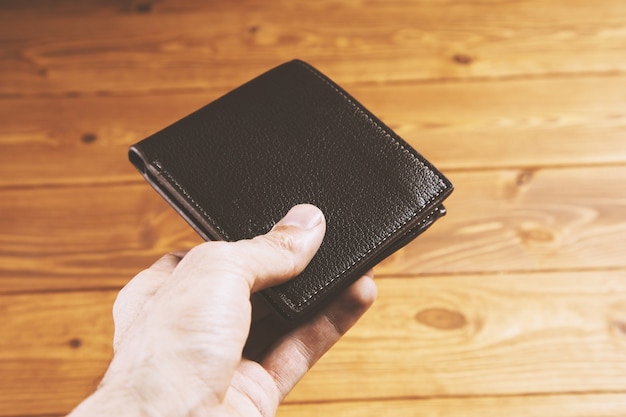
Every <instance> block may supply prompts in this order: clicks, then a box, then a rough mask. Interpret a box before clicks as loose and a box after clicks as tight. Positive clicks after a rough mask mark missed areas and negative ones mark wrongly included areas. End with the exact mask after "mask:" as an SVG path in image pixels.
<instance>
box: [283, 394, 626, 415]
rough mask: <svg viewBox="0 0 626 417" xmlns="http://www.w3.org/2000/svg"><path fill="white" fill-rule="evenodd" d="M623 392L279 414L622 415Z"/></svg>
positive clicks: (375, 404)
mask: <svg viewBox="0 0 626 417" xmlns="http://www.w3.org/2000/svg"><path fill="white" fill-rule="evenodd" d="M624 409H626V397H625V396H624V395H623V394H594V395H554V396H553V395H539V396H521V397H462V398H431V399H408V400H389V401H362V402H361V401H360V402H329V403H314V404H286V405H284V406H283V407H282V408H280V409H279V411H278V417H290V416H294V417H296V416H297V417H314V416H323V415H336V416H341V417H378V416H388V415H393V416H398V417H427V416H428V417H467V416H484V417H500V416H508V417H529V416H532V417H588V416H594V417H621V416H623V415H624Z"/></svg>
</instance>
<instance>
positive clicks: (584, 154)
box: [0, 76, 626, 186]
mask: <svg viewBox="0 0 626 417" xmlns="http://www.w3.org/2000/svg"><path fill="white" fill-rule="evenodd" d="M240 81H241V82H244V81H246V79H241V80H240ZM345 87H346V88H347V89H348V90H349V91H350V92H351V93H352V94H353V95H354V96H355V97H357V99H360V100H361V101H362V102H363V103H364V104H365V105H366V106H367V107H369V108H370V110H372V111H373V112H374V113H375V114H377V115H378V116H379V117H380V118H382V119H383V120H384V121H385V122H386V123H387V124H389V125H390V126H391V127H392V128H393V129H394V130H396V131H397V133H398V134H399V135H400V136H402V137H403V138H404V139H406V140H407V141H408V142H409V143H410V144H411V145H413V146H414V147H415V148H416V149H418V150H419V151H420V152H422V153H423V154H424V155H425V156H427V157H428V158H429V159H430V160H432V161H433V163H435V164H436V165H437V166H438V167H440V168H441V169H443V170H444V171H447V172H449V171H452V170H458V169H464V170H467V169H473V170H475V169H493V168H528V167H531V168H532V167H539V166H549V167H555V166H571V165H576V164H581V163H582V164H585V165H602V164H618V163H625V162H626V141H624V140H623V131H624V130H625V129H626V111H625V110H624V109H625V108H626V97H625V96H624V94H623V91H626V77H621V76H620V77H584V78H580V79H575V80H571V81H568V82H554V81H552V80H542V79H540V80H518V81H507V82H503V83H494V82H459V83H451V84H448V83H442V84H406V83H385V84H380V85H379V84H350V85H347V86H345ZM224 92H225V91H216V90H207V91H202V92H197V93H178V94H156V95H131V96H125V95H122V96H107V97H100V96H97V97H92V96H87V97H50V98H22V99H17V100H16V99H0V121H2V123H0V147H1V149H2V150H3V152H1V153H0V186H7V185H13V186H15V185H18V184H19V185H47V184H68V183H69V184H71V183H80V184H85V183H105V182H119V181H133V180H137V179H138V175H137V173H136V172H135V170H134V168H132V166H131V165H130V164H129V163H128V160H127V157H126V152H127V149H128V146H130V145H131V144H133V143H135V142H136V141H139V140H141V139H143V138H144V137H146V136H148V135H150V134H151V133H153V132H156V131H157V130H159V129H162V128H163V127H165V126H167V125H168V124H170V123H172V122H174V121H175V120H177V119H179V118H181V117H183V116H185V115H186V114H188V113H190V112H192V111H194V110H196V109H198V108H199V107H201V106H203V105H204V104H206V103H208V102H210V101H211V100H213V99H215V98H217V97H219V96H220V95H221V94H222V93H224ZM478 98H480V99H478ZM600 137H601V138H602V140H598V138H600ZM477 144H480V146H478V145H477ZM59 166H62V167H63V169H59ZM14 172H19V173H21V174H20V175H19V176H18V177H15V176H14V175H12V174H11V173H14Z"/></svg>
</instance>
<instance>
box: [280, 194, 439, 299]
mask: <svg viewBox="0 0 626 417" xmlns="http://www.w3.org/2000/svg"><path fill="white" fill-rule="evenodd" d="M431 201H432V200H431ZM437 210H439V208H438V207H437V208H435V209H433V210H432V211H431V212H430V213H428V214H427V215H426V217H424V219H423V220H422V221H420V222H419V223H418V224H416V225H415V227H420V226H422V225H423V224H424V223H426V222H428V221H429V220H430V217H431V216H432V215H433V214H435V213H436V212H437ZM413 217H415V216H413ZM411 219H412V218H410V219H408V220H406V221H405V222H403V223H402V224H400V225H399V226H398V227H397V228H396V229H394V230H392V231H391V232H388V233H387V234H386V235H385V236H384V237H383V238H382V239H381V240H380V241H379V242H378V243H376V244H375V245H374V246H372V247H371V248H369V249H368V250H367V251H366V252H364V253H363V254H362V255H361V256H360V257H359V258H358V259H356V260H355V261H354V262H352V264H350V265H349V266H347V267H346V268H345V269H344V270H343V271H341V272H340V273H338V274H337V275H335V277H334V278H333V279H331V280H329V281H328V282H325V283H324V285H322V286H321V287H319V288H318V289H317V290H315V291H313V292H312V293H311V294H309V295H308V296H307V297H306V299H304V301H302V302H301V303H294V302H293V301H291V300H290V299H289V298H287V297H286V296H284V294H282V293H279V296H280V298H281V299H282V300H283V301H284V302H285V303H286V304H287V305H289V307H291V308H300V307H302V306H303V305H305V304H307V303H308V302H309V301H310V300H311V299H313V298H314V297H315V296H317V295H318V294H320V293H321V292H322V291H323V290H324V289H325V288H326V287H328V286H329V285H330V284H332V283H333V282H335V281H337V278H339V277H340V276H342V275H343V274H345V273H346V272H347V271H349V270H350V269H351V268H352V267H353V266H354V265H356V264H357V263H358V262H359V261H360V260H361V259H363V258H365V257H366V256H367V255H368V254H369V253H370V252H372V251H373V250H374V249H376V248H377V247H378V246H380V244H381V243H382V242H384V241H385V240H386V239H387V238H388V237H389V236H391V235H392V234H393V233H394V232H395V231H396V230H398V229H400V228H402V227H403V226H404V225H406V224H407V223H408V222H410V221H411Z"/></svg>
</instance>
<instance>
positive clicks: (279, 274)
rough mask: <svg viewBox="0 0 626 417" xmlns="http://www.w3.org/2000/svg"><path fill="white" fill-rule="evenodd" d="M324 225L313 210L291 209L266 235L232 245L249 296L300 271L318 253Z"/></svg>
mask: <svg viewBox="0 0 626 417" xmlns="http://www.w3.org/2000/svg"><path fill="white" fill-rule="evenodd" d="M325 231H326V221H325V219H324V215H323V213H322V212H321V211H320V210H319V209H318V208H317V207H315V206H313V205H310V204H301V205H297V206H295V207H293V208H292V209H291V210H289V212H288V213H287V214H286V215H285V217H283V218H282V219H281V220H280V221H279V222H278V223H276V225H275V226H274V227H273V228H272V230H271V231H270V232H268V233H267V234H265V235H261V236H257V237H255V238H254V239H251V240H242V241H238V242H236V243H235V245H236V246H237V248H236V250H237V252H238V253H240V254H241V256H242V258H243V259H245V264H246V269H247V271H246V272H247V274H246V275H247V276H248V277H249V279H250V288H251V292H256V291H259V290H262V289H264V288H267V287H271V286H274V285H278V284H281V283H283V282H285V281H287V280H289V279H291V278H293V277H295V276H296V275H298V274H299V273H300V272H302V271H303V270H304V268H305V267H306V266H307V265H308V264H309V262H310V261H311V259H312V258H313V256H314V255H315V253H316V252H317V250H318V249H319V247H320V245H321V243H322V239H323V238H324V233H325Z"/></svg>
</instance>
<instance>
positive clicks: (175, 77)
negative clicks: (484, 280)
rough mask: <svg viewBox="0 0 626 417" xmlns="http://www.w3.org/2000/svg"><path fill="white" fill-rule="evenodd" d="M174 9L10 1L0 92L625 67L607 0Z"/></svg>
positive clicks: (0, 23)
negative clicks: (301, 63)
mask: <svg viewBox="0 0 626 417" xmlns="http://www.w3.org/2000/svg"><path fill="white" fill-rule="evenodd" d="M177 3H178V2H175V1H173V0H170V1H162V2H158V3H140V2H108V4H107V3H105V2H95V3H94V2H92V4H96V5H97V7H93V8H92V7H86V6H82V5H80V2H79V3H76V2H62V4H64V5H65V6H64V7H60V8H59V9H58V11H55V9H56V4H55V3H54V2H37V3H35V5H34V6H33V8H32V9H31V8H28V9H25V8H23V7H16V6H15V2H10V3H9V6H8V7H7V8H5V9H4V10H3V13H0V39H3V40H5V45H6V47H5V50H4V52H3V53H2V54H1V55H0V74H2V76H0V79H2V80H3V81H2V82H1V83H0V94H3V95H25V94H26V95H28V94H42V93H44V94H60V93H67V92H96V91H149V90H153V89H159V90H162V89H172V88H173V89H189V88H205V87H207V86H212V87H215V86H220V87H222V88H230V87H233V79H235V78H237V79H245V78H249V76H251V75H253V74H257V73H259V72H260V71H262V70H264V69H267V68H268V67H271V66H273V65H275V64H277V63H279V62H282V61H285V60H288V59H291V58H293V57H300V58H303V59H307V60H309V61H311V62H312V63H313V64H317V65H319V66H321V67H324V68H325V69H326V70H328V72H330V73H333V74H335V77H336V78H337V79H338V80H339V81H341V82H355V81H386V80H433V79H437V80H438V79H469V78H476V77H488V78H493V77H517V76H523V77H527V76H542V75H546V74H576V73H581V72H584V73H616V72H624V71H625V70H626V61H625V60H623V59H619V57H620V56H624V55H625V53H626V30H624V29H625V28H626V23H625V22H626V5H624V4H623V2H616V1H612V0H599V1H595V2H585V1H576V2H572V1H569V0H561V1H552V2H542V1H539V0H526V1H515V2H509V1H498V2H487V3H475V2H455V3H450V2H447V1H443V0H441V1H430V2H414V1H408V0H405V1H396V2H388V1H383V0H380V1H376V2H368V5H367V7H362V4H361V2H357V1H345V2H335V1H323V2H305V1H297V2H295V1H291V0H290V1H277V2H270V3H268V2H262V3H259V2H256V1H250V2H244V4H240V2H237V3H233V2H226V1H212V2H201V1H188V2H185V3H184V5H182V6H178V5H177ZM77 34H79V35H80V36H77ZM209 71H210V72H209Z"/></svg>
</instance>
